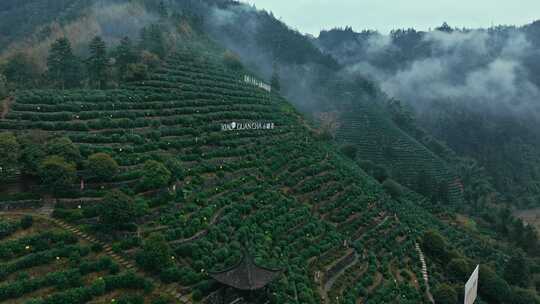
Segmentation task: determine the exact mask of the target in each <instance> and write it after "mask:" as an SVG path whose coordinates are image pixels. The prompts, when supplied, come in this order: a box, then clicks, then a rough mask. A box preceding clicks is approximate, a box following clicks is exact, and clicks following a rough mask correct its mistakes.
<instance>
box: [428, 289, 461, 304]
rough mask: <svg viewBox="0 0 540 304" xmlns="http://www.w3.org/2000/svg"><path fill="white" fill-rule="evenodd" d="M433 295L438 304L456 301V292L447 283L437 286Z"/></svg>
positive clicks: (450, 303) (451, 303)
mask: <svg viewBox="0 0 540 304" xmlns="http://www.w3.org/2000/svg"><path fill="white" fill-rule="evenodd" d="M433 297H434V298H435V302H436V303H438V304H456V303H457V301H458V295H457V292H456V291H455V290H454V288H452V287H451V286H450V285H448V284H441V285H439V286H437V288H436V289H435V291H434V292H433Z"/></svg>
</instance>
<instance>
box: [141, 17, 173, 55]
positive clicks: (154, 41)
mask: <svg viewBox="0 0 540 304" xmlns="http://www.w3.org/2000/svg"><path fill="white" fill-rule="evenodd" d="M164 32H165V29H164V28H162V27H161V26H159V25H158V24H152V25H150V26H148V27H144V28H143V29H142V30H141V44H140V47H141V49H143V50H148V51H150V52H151V53H154V54H156V55H157V56H158V57H159V58H164V57H165V55H166V54H167V46H166V44H165V37H164V36H163V33H164Z"/></svg>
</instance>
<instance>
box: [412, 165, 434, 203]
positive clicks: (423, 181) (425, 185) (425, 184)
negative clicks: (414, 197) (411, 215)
mask: <svg viewBox="0 0 540 304" xmlns="http://www.w3.org/2000/svg"><path fill="white" fill-rule="evenodd" d="M415 186H416V191H418V192H419V193H421V194H423V195H424V196H426V197H427V198H431V197H432V196H433V193H434V187H433V177H432V176H431V174H429V173H428V172H427V171H426V170H420V172H418V175H417V176H416V185H415Z"/></svg>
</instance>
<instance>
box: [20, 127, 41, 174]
mask: <svg viewBox="0 0 540 304" xmlns="http://www.w3.org/2000/svg"><path fill="white" fill-rule="evenodd" d="M46 141H47V134H46V133H45V132H43V131H37V130H34V131H30V132H28V133H26V134H23V135H22V136H19V142H20V143H21V146H22V150H21V165H22V167H23V171H24V173H25V174H28V175H37V174H38V171H39V166H40V165H41V162H42V161H43V159H45V157H46V156H47V153H46V151H45V142H46Z"/></svg>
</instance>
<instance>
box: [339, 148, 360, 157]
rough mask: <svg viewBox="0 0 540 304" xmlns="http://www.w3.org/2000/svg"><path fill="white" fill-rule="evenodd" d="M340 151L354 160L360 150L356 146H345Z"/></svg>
mask: <svg viewBox="0 0 540 304" xmlns="http://www.w3.org/2000/svg"><path fill="white" fill-rule="evenodd" d="M340 151H341V153H343V154H344V155H345V156H347V157H348V158H350V159H352V160H354V159H355V158H356V154H357V153H358V148H357V147H356V146H355V145H344V146H342V147H341V148H340Z"/></svg>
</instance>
